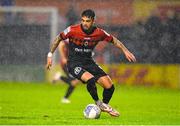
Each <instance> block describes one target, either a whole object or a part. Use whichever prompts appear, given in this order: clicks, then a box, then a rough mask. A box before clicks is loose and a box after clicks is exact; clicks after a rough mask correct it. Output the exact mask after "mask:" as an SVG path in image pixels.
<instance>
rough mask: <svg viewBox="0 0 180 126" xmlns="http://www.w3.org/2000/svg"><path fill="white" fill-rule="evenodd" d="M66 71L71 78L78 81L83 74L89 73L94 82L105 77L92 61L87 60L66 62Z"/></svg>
mask: <svg viewBox="0 0 180 126" xmlns="http://www.w3.org/2000/svg"><path fill="white" fill-rule="evenodd" d="M68 71H69V73H70V74H71V75H72V76H74V77H75V78H77V79H79V80H81V76H82V75H83V73H85V72H89V73H91V74H92V75H93V76H94V77H95V80H96V81H97V80H98V79H99V78H100V77H102V76H106V75H107V74H106V73H105V72H104V71H103V70H102V68H101V67H100V66H98V65H97V64H96V63H95V62H94V61H93V60H88V62H87V61H86V62H68ZM81 81H82V80H81ZM82 82H83V81H82Z"/></svg>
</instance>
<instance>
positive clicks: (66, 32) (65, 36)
mask: <svg viewBox="0 0 180 126" xmlns="http://www.w3.org/2000/svg"><path fill="white" fill-rule="evenodd" d="M70 32H71V27H70V26H69V27H68V28H66V29H65V30H64V31H63V32H61V33H60V34H59V36H60V37H61V38H62V39H63V40H66V39H68V38H69V36H70Z"/></svg>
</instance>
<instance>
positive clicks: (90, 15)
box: [81, 9, 95, 19]
mask: <svg viewBox="0 0 180 126" xmlns="http://www.w3.org/2000/svg"><path fill="white" fill-rule="evenodd" d="M81 16H82V17H83V16H86V17H88V18H91V19H94V18H95V12H94V11H93V10H91V9H87V10H84V11H83V12H82V14H81Z"/></svg>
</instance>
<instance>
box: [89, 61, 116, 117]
mask: <svg viewBox="0 0 180 126" xmlns="http://www.w3.org/2000/svg"><path fill="white" fill-rule="evenodd" d="M87 69H88V71H89V72H90V73H92V74H93V75H94V76H95V78H96V80H97V82H98V83H99V84H100V85H101V86H102V87H103V88H104V91H103V102H102V101H100V100H98V101H97V102H96V104H97V105H98V106H99V107H100V109H101V110H102V111H105V112H108V113H109V114H110V115H112V116H119V112H117V111H116V110H115V109H112V107H110V106H109V105H108V103H109V101H110V99H111V97H112V95H113V92H114V85H113V83H112V80H111V78H110V77H109V76H108V75H107V74H106V73H105V72H104V71H103V70H102V68H101V67H100V66H98V65H97V64H96V63H95V62H93V61H92V62H91V63H90V65H89V66H88V68H87Z"/></svg>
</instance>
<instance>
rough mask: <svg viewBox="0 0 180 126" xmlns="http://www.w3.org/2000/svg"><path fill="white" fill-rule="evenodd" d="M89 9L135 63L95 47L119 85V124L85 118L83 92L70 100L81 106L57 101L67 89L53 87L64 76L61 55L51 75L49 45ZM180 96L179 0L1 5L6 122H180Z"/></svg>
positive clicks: (1, 96) (1, 110)
mask: <svg viewBox="0 0 180 126" xmlns="http://www.w3.org/2000/svg"><path fill="white" fill-rule="evenodd" d="M86 8H91V9H94V10H95V12H96V16H97V19H96V24H97V25H98V26H99V27H102V28H103V29H105V30H106V31H107V32H108V33H110V34H113V35H114V36H116V37H117V38H119V39H120V40H121V41H122V42H123V43H124V44H125V45H126V46H127V47H128V48H129V49H130V50H131V51H132V52H133V53H134V54H135V56H136V58H137V63H133V64H132V63H128V62H127V60H126V59H125V57H124V56H123V55H122V54H121V52H120V51H119V50H118V49H117V48H115V47H113V46H112V45H110V44H107V43H106V42H101V43H100V44H99V45H98V46H97V47H96V49H95V57H94V58H95V59H96V61H97V62H98V63H99V64H101V66H102V67H103V68H104V70H105V71H106V72H107V73H108V74H109V75H110V76H111V77H112V79H113V82H114V83H115V86H116V91H115V94H114V97H113V98H114V100H112V102H111V103H112V105H113V106H115V107H116V108H117V109H118V110H120V111H121V112H122V113H123V114H124V115H123V116H122V117H121V118H119V119H112V118H108V116H107V115H102V118H101V120H98V121H88V122H87V120H84V119H83V117H82V113H80V111H82V110H83V108H84V107H85V106H86V105H87V104H88V103H89V100H90V97H89V99H86V97H88V96H89V95H88V94H86V93H87V92H86V89H85V86H81V87H80V88H79V89H78V87H77V93H74V94H73V96H72V99H73V100H74V104H75V105H77V106H73V105H72V106H63V105H62V104H59V103H57V102H59V98H60V97H59V96H61V95H63V93H64V89H65V88H66V87H65V86H64V85H61V82H60V83H59V85H53V86H52V85H51V83H50V81H51V80H52V77H53V76H54V75H55V73H56V72H57V71H61V69H60V66H59V58H60V57H59V55H58V51H56V55H55V56H54V65H53V68H52V70H51V71H49V72H48V71H46V69H45V64H46V56H47V53H48V52H49V47H50V42H51V41H52V40H53V39H54V38H55V36H56V35H57V34H58V33H59V32H60V31H62V30H64V29H65V28H66V27H67V26H68V25H70V24H75V23H78V22H79V18H80V14H81V12H82V10H84V9H86ZM26 83H27V85H26ZM119 87H120V88H119ZM179 90H180V1H179V0H89V1H87V0H0V124H106V125H108V124H110V125H111V124H180V122H179V121H180V119H179V117H180V112H179V110H180V109H179V108H180V102H179V101H180V95H179ZM100 91H102V90H101V89H100ZM75 92H76V91H75ZM52 97H53V98H52ZM77 97H78V100H82V102H79V101H78V100H77ZM75 99H76V100H75ZM118 107H119V108H118ZM28 110H30V111H28ZM69 113H70V114H71V115H69ZM50 116H51V117H50ZM106 116H107V117H106ZM41 117H42V118H41ZM49 117H50V118H49Z"/></svg>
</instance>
